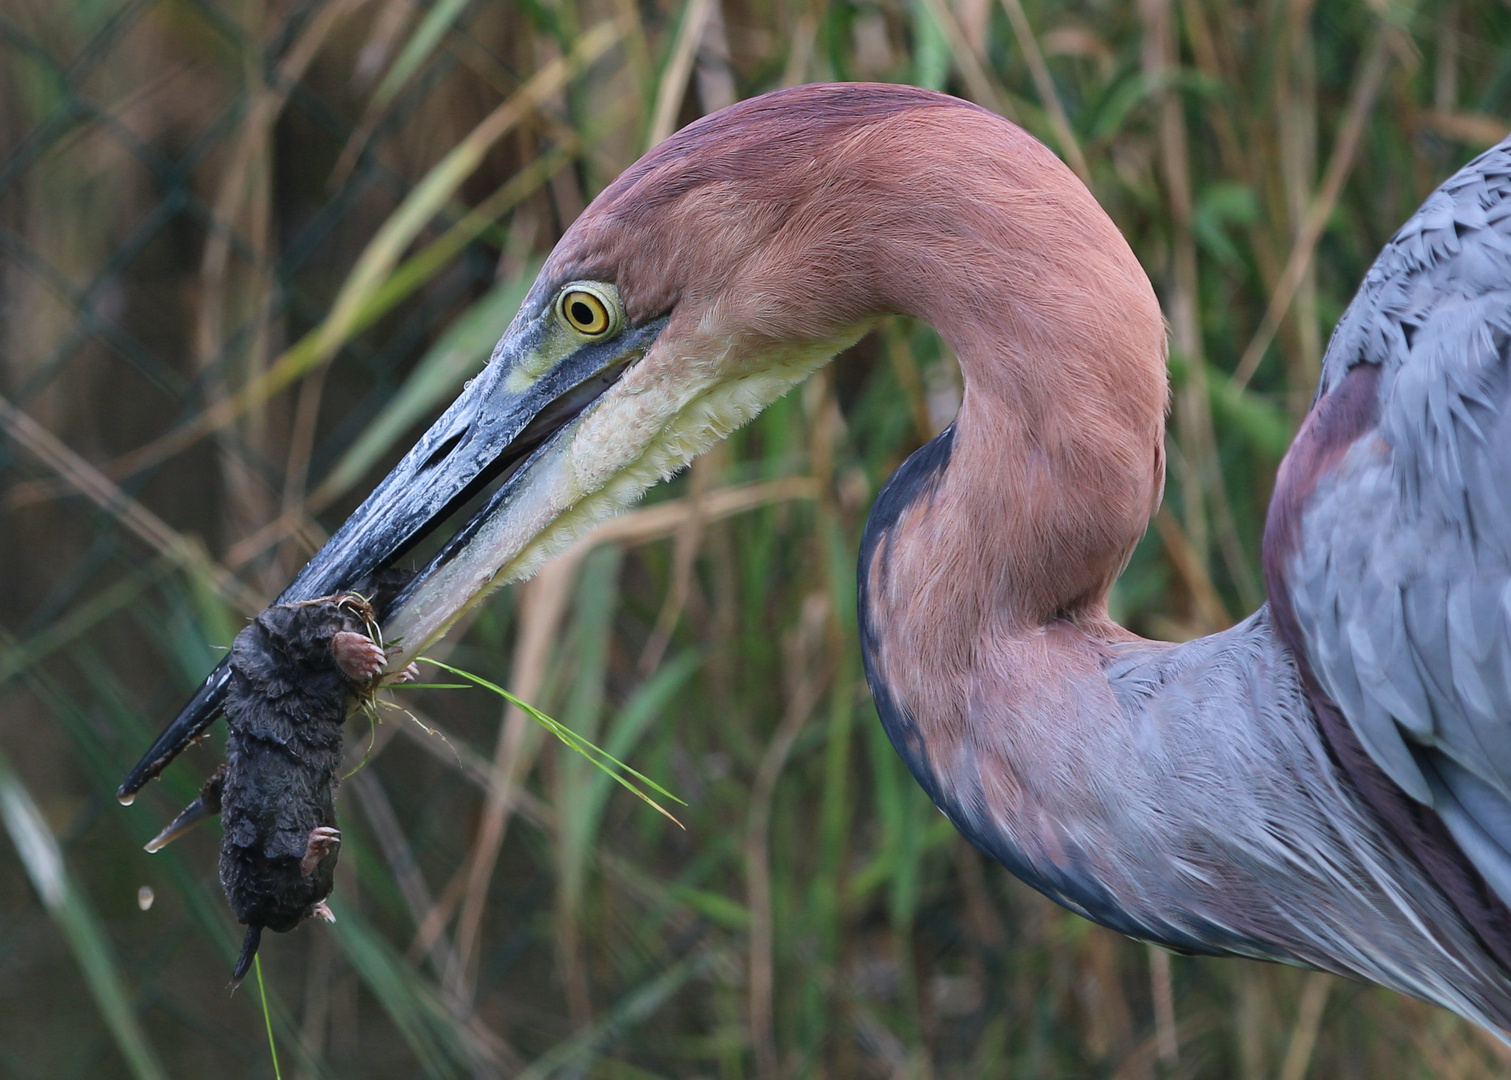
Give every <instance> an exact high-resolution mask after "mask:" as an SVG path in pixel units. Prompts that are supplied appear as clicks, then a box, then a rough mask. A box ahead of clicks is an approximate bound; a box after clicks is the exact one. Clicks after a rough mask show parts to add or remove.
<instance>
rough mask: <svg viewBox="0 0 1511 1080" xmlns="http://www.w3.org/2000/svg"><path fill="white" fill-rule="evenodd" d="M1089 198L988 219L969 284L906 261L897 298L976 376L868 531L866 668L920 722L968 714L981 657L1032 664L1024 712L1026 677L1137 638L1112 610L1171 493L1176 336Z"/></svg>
mask: <svg viewBox="0 0 1511 1080" xmlns="http://www.w3.org/2000/svg"><path fill="white" fill-rule="evenodd" d="M1082 192H1083V193H1084V189H1082ZM1085 198H1086V201H1087V202H1088V203H1089V202H1090V196H1089V195H1087V196H1086V197H1085ZM1091 209H1092V211H1093V215H1092V216H1090V217H1088V216H1086V215H1081V216H1080V217H1077V216H1076V215H1074V214H1071V213H1070V212H1068V211H1066V210H1065V207H1063V206H1061V207H1059V208H1058V211H1057V212H1056V213H1053V214H1045V215H1042V216H1040V217H1039V218H1038V219H1037V222H1038V223H1037V225H1036V226H1035V228H1033V229H1029V228H1027V227H1026V226H1024V225H1023V222H1022V221H1021V217H1020V218H1018V219H1009V218H1007V217H1006V216H1005V215H999V216H998V217H995V218H993V219H992V221H993V224H994V225H995V224H997V223H1001V222H1006V224H1001V226H1000V228H998V229H997V232H996V233H995V235H993V234H992V233H991V232H990V230H989V229H986V228H977V229H975V231H974V233H973V235H975V236H977V237H981V236H983V235H987V236H990V237H991V239H992V241H993V245H994V249H993V250H992V251H991V252H990V253H989V254H988V255H987V256H986V257H981V258H976V259H973V260H972V268H973V270H975V271H976V272H975V273H973V274H972V275H971V276H969V277H968V278H965V279H964V284H962V286H961V287H960V288H951V289H941V288H938V287H937V282H938V281H939V280H940V279H941V276H942V272H941V270H940V268H939V264H940V262H941V260H942V259H943V258H944V255H943V253H941V252H939V251H933V252H929V251H927V250H924V251H922V252H921V253H920V254H918V255H917V256H915V257H914V260H913V261H912V262H911V263H908V262H896V261H894V262H893V263H892V264H891V265H892V267H893V270H894V273H896V274H897V279H896V280H898V281H899V282H900V285H901V289H902V290H905V292H900V293H899V300H901V298H902V297H903V296H904V295H906V296H909V297H912V298H915V299H911V300H910V301H909V302H908V303H907V305H906V306H902V305H901V304H899V306H902V310H905V311H908V312H909V313H910V314H914V315H917V316H918V317H920V318H923V319H926V320H927V321H928V322H930V323H931V324H932V325H933V326H934V327H935V328H936V329H937V330H938V331H939V332H940V334H941V335H942V336H943V337H944V338H945V340H946V341H947V342H948V343H949V344H950V346H951V347H952V348H953V349H954V351H955V353H956V355H957V356H958V357H959V358H960V367H961V373H962V376H963V379H964V385H965V391H964V396H963V399H962V402H961V406H960V410H959V412H958V414H957V416H956V418H955V421H954V423H953V424H952V425H951V426H950V428H949V429H948V430H947V431H946V432H945V433H944V434H943V435H941V436H940V437H939V438H938V439H936V440H935V441H934V442H933V443H931V444H929V446H927V447H925V448H924V449H923V450H921V451H919V452H918V453H917V454H915V455H914V457H913V458H911V459H909V461H908V462H907V463H906V464H905V465H904V466H903V468H901V469H899V470H898V473H897V474H896V475H895V476H894V477H893V478H892V479H891V480H890V481H889V482H888V484H887V486H886V488H885V489H884V490H883V492H882V494H881V495H880V496H879V497H878V500H877V506H876V508H875V509H874V510H873V512H872V515H871V518H870V520H869V521H868V524H867V530H866V537H865V540H864V542H863V550H862V560H861V562H862V565H861V583H860V584H861V590H862V612H861V618H862V623H863V625H864V626H866V627H867V628H868V630H867V632H868V640H867V642H866V648H867V652H868V662H870V664H871V666H872V667H873V669H874V674H875V676H876V678H880V679H882V680H884V681H886V682H887V683H888V684H889V685H890V687H891V689H892V691H894V692H895V693H896V694H897V695H899V705H900V706H901V707H902V708H905V709H907V710H909V711H911V712H913V713H914V714H915V715H918V716H919V720H920V722H921V723H922V722H924V721H925V720H926V719H928V718H929V717H933V718H934V720H936V721H937V722H938V723H940V724H944V725H950V724H954V723H957V722H959V718H962V717H963V716H964V715H965V712H966V708H965V704H966V703H965V701H964V700H963V696H964V695H968V694H969V693H970V692H971V687H972V685H974V682H975V678H976V675H977V674H978V673H979V672H980V670H981V669H982V667H983V666H991V667H993V668H994V669H995V670H996V671H998V672H999V673H1001V674H1008V672H1007V669H1009V668H1017V669H1019V670H1018V672H1017V674H1016V675H1012V676H1011V677H1010V678H1009V679H1008V681H1009V682H1014V683H1019V684H1021V685H1022V686H1023V688H1024V701H1025V703H1026V702H1027V700H1028V699H1029V698H1030V697H1032V693H1031V688H1030V684H1033V683H1036V682H1040V683H1045V682H1049V681H1053V680H1055V679H1064V678H1067V677H1070V676H1071V675H1072V674H1073V671H1074V670H1075V669H1080V670H1090V668H1091V667H1093V666H1095V659H1094V657H1095V654H1096V653H1097V652H1098V650H1099V649H1100V647H1101V646H1102V645H1103V644H1105V643H1106V642H1107V641H1109V640H1114V639H1120V638H1126V637H1127V636H1129V635H1127V634H1126V633H1125V632H1123V631H1121V630H1120V629H1119V628H1117V627H1115V626H1114V625H1113V624H1112V623H1111V622H1110V620H1109V619H1108V617H1107V603H1106V602H1107V594H1108V591H1109V589H1110V588H1111V586H1112V583H1113V581H1114V580H1115V579H1116V577H1117V575H1118V573H1119V572H1120V570H1121V568H1122V566H1123V565H1124V564H1125V563H1126V561H1127V558H1128V556H1129V554H1130V553H1131V552H1132V550H1133V546H1134V544H1135V543H1137V541H1138V538H1139V537H1140V536H1141V535H1142V534H1143V531H1144V529H1145V528H1146V526H1147V523H1148V521H1149V518H1150V516H1151V514H1152V513H1153V511H1154V509H1155V507H1156V506H1157V504H1158V501H1159V496H1160V491H1161V488H1162V485H1163V480H1164V453H1163V427H1164V410H1165V402H1166V376H1165V352H1164V327H1163V322H1162V320H1161V318H1160V314H1159V307H1158V304H1157V302H1156V300H1155V298H1154V294H1153V290H1152V289H1151V288H1150V286H1149V283H1148V279H1147V278H1146V277H1145V276H1144V274H1143V272H1142V270H1141V269H1140V268H1139V266H1138V263H1137V262H1136V260H1135V259H1134V257H1133V255H1132V252H1131V251H1130V250H1129V249H1128V246H1127V244H1126V243H1125V242H1124V241H1123V239H1122V237H1121V235H1119V234H1118V233H1117V231H1116V229H1115V228H1114V227H1113V226H1112V224H1111V222H1110V221H1108V220H1107V219H1106V217H1105V215H1103V214H1101V211H1100V210H1098V209H1096V208H1095V204H1094V203H1093V204H1091ZM956 278H957V279H959V278H960V275H958V274H957V275H956ZM928 282H935V283H936V287H934V288H932V289H931V288H928V287H927V283H928ZM1046 650H1047V651H1048V654H1046ZM874 682H875V679H873V683H874ZM1027 707H1029V706H1027V705H1026V704H1025V708H1027ZM925 714H927V715H925Z"/></svg>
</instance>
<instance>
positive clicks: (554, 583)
mask: <svg viewBox="0 0 1511 1080" xmlns="http://www.w3.org/2000/svg"><path fill="white" fill-rule="evenodd" d="M815 489H816V485H815V484H814V482H813V481H811V480H808V479H807V478H803V477H792V478H789V479H786V480H772V481H767V482H765V483H757V484H747V485H745V486H743V487H739V488H726V489H723V490H721V491H716V492H711V493H710V494H709V495H707V496H704V497H702V498H700V499H697V500H692V499H679V500H674V501H672V502H668V503H661V504H659V505H657V506H651V507H646V508H644V509H641V510H636V511H632V512H631V513H629V514H625V515H622V516H620V517H617V518H611V519H609V520H608V521H606V522H603V523H602V524H600V525H598V526H597V527H596V528H594V529H593V530H592V531H591V532H589V533H588V534H587V535H586V536H584V537H583V538H582V539H580V540H578V541H577V542H576V543H575V544H574V545H573V546H572V547H570V548H568V549H567V550H566V551H565V552H563V553H562V554H561V555H559V556H557V557H556V558H555V559H554V560H552V561H551V562H549V563H547V564H546V565H545V567H544V568H543V569H542V570H541V572H540V573H539V574H538V575H537V576H536V577H535V578H534V579H533V580H532V581H530V582H527V583H526V584H525V586H524V588H523V590H522V593H523V595H522V596H521V599H520V617H519V618H520V630H519V638H518V641H517V643H516V647H515V655H514V659H513V661H512V664H511V668H510V670H511V672H512V673H513V675H512V678H511V679H510V682H511V684H512V689H513V693H515V694H516V695H517V696H518V697H520V698H523V699H524V700H526V701H529V700H531V699H532V698H534V697H535V696H536V695H537V693H538V691H539V688H540V685H541V683H542V681H543V680H544V676H545V666H546V660H547V656H548V654H549V652H550V650H551V647H552V646H553V644H554V642H555V638H556V631H557V628H558V627H559V626H560V623H561V618H562V615H563V614H564V612H565V610H566V602H567V599H568V598H569V596H570V594H571V588H572V583H573V582H574V581H575V580H576V573H577V567H578V566H579V565H580V564H581V562H582V559H583V557H584V556H585V555H586V554H587V553H588V551H590V550H591V549H592V548H594V547H596V546H598V545H599V544H603V543H611V542H619V543H633V542H636V541H643V540H647V539H651V538H653V537H656V536H662V535H665V534H666V533H669V532H672V531H674V530H675V529H676V528H677V527H679V526H680V525H682V524H683V523H685V522H686V521H688V520H690V519H693V518H695V517H697V516H701V517H703V519H705V520H712V519H715V518H718V517H723V516H725V515H727V514H731V513H737V512H739V511H740V510H746V509H753V508H754V507H757V506H760V505H763V504H764V503H767V502H776V501H780V500H783V499H788V498H802V497H812V496H813V495H814V494H816V490H815ZM537 731H538V729H536V727H535V725H534V724H533V723H531V722H530V721H529V718H528V717H526V716H525V714H524V713H523V712H521V711H520V710H519V709H516V708H515V707H514V706H512V705H511V706H509V707H508V708H507V709H505V712H504V720H503V723H502V724H500V726H499V736H498V745H497V747H496V748H495V751H494V756H493V766H492V769H491V770H490V774H489V785H488V794H487V798H486V800H485V803H484V810H483V823H482V825H481V827H480V828H479V831H478V837H477V840H476V841H475V842H474V845H473V852H472V856H471V858H470V859H469V861H468V864H467V865H468V877H467V886H466V890H465V893H464V898H463V901H462V911H461V915H460V916H459V918H458V922H457V930H456V957H457V959H456V964H455V966H454V967H453V969H452V971H451V972H450V973H449V976H448V979H447V984H448V993H449V994H451V995H452V996H454V997H455V998H456V999H457V1000H459V1001H466V1002H470V1001H471V1000H472V995H473V991H474V989H475V985H476V962H477V954H478V951H479V949H480V946H481V942H480V928H481V924H482V917H483V912H484V909H485V907H486V902H487V892H488V884H489V882H490V881H491V879H492V876H493V868H494V866H495V864H496V863H497V860H498V851H499V846H500V845H501V844H502V843H503V839H504V833H505V830H506V827H507V823H508V818H509V814H510V811H511V809H512V808H513V806H514V804H515V803H516V802H517V798H518V794H517V793H518V785H519V781H520V780H522V779H523V778H524V776H525V774H526V773H527V772H528V771H529V768H530V766H531V765H532V764H533V763H534V757H535V752H536V751H537V750H538V748H539V745H540V740H539V738H537V737H533V736H535V735H536V734H537Z"/></svg>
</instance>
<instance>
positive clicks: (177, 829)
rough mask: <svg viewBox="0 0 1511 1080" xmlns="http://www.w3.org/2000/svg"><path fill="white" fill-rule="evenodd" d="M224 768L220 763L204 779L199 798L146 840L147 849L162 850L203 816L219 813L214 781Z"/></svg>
mask: <svg viewBox="0 0 1511 1080" xmlns="http://www.w3.org/2000/svg"><path fill="white" fill-rule="evenodd" d="M224 770H225V766H224V765H222V766H221V767H220V769H219V770H217V771H216V773H215V775H214V776H212V777H211V778H210V779H209V780H207V781H205V786H204V788H203V789H201V791H200V795H199V798H197V799H195V800H194V801H193V802H191V803H190V804H189V805H188V806H186V807H184V809H183V812H182V813H180V814H179V815H178V817H176V818H174V819H173V820H172V822H170V823H169V825H168V827H167V828H166V829H164V830H163V831H162V832H160V833H158V834H157V835H156V836H154V837H153V838H152V839H151V840H149V841H148V842H147V850H148V851H149V852H157V851H161V850H163V848H165V847H167V846H168V845H169V844H171V843H173V841H175V840H177V839H178V838H179V837H180V836H183V835H184V833H186V832H188V831H189V830H190V829H192V828H194V826H196V825H198V824H199V823H200V822H201V821H204V820H205V818H207V817H213V816H214V815H216V814H218V813H220V788H219V786H218V784H216V781H217V780H218V778H219V777H220V775H221V773H222V772H224ZM212 784H216V786H215V787H214V788H213V790H212V788H211V785H212Z"/></svg>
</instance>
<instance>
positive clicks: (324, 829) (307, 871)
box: [299, 825, 341, 877]
mask: <svg viewBox="0 0 1511 1080" xmlns="http://www.w3.org/2000/svg"><path fill="white" fill-rule="evenodd" d="M340 846H341V832H340V830H338V829H333V828H331V827H330V826H329V825H320V826H317V827H316V828H314V829H311V830H310V842H309V843H308V844H307V845H306V846H305V849H304V858H302V859H300V860H299V872H300V873H301V874H303V875H304V876H305V877H309V876H310V875H311V874H313V873H314V872H315V867H317V866H319V865H320V860H321V859H323V858H325V857H326V856H327V855H329V854H330V853H331V852H333V851H335V850H336V849H337V848H338V847H340Z"/></svg>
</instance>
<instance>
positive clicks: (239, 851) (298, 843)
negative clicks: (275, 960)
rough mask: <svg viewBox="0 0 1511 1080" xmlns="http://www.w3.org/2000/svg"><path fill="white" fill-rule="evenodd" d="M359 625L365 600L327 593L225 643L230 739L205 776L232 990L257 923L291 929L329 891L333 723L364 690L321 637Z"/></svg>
mask: <svg viewBox="0 0 1511 1080" xmlns="http://www.w3.org/2000/svg"><path fill="white" fill-rule="evenodd" d="M371 625H374V622H373V612H372V608H371V607H370V606H369V605H368V603H367V601H365V600H364V599H362V598H361V597H359V596H356V595H354V594H343V595H338V596H329V597H323V598H321V599H318V600H309V601H305V602H303V603H298V604H281V605H277V606H275V607H270V608H268V609H267V610H266V611H264V612H263V613H262V614H261V615H259V616H257V618H256V619H255V620H254V621H253V622H252V624H251V625H249V626H248V627H247V628H246V629H245V630H243V631H242V632H241V633H240V634H238V635H237V636H236V641H235V643H234V644H233V645H232V646H231V658H230V659H231V672H232V675H231V684H230V687H229V689H228V692H227V695H226V701H225V715H226V724H227V726H228V727H229V729H230V736H229V738H228V739H227V743H226V757H227V761H226V764H225V766H223V767H222V768H223V772H220V773H217V774H216V777H219V778H220V783H219V789H220V790H219V796H220V798H219V801H220V806H221V811H222V821H223V824H224V828H225V835H224V839H223V840H222V842H221V849H220V882H221V886H222V887H223V888H224V889H225V892H226V898H227V899H228V900H229V901H230V903H231V909H232V910H233V911H234V912H235V913H236V919H237V921H238V922H240V923H242V924H244V925H245V926H246V927H247V934H246V938H245V940H244V942H243V944H242V951H241V956H240V958H239V959H238V960H237V962H236V968H235V971H234V973H233V975H232V984H233V985H235V984H237V983H240V981H241V980H242V978H243V977H244V976H245V975H246V973H247V970H248V968H249V967H250V966H251V963H252V959H253V957H254V956H255V955H256V953H257V946H258V943H259V941H260V939H261V935H262V930H263V928H264V927H266V928H268V929H271V930H275V931H277V932H279V933H283V932H286V931H289V930H292V929H293V928H294V927H295V926H297V925H299V923H300V922H302V921H303V920H304V919H306V918H308V917H309V916H310V915H311V914H313V913H315V909H316V906H317V905H319V904H320V903H321V902H322V901H324V900H325V898H326V897H328V896H329V895H330V893H331V888H332V886H333V884H334V881H335V870H336V857H337V846H338V842H339V838H338V836H337V834H335V833H334V829H335V825H336V806H335V793H336V785H337V783H338V782H339V777H338V768H339V766H340V764H341V752H342V741H341V726H342V724H343V723H344V721H345V719H346V715H347V711H348V709H349V707H350V703H351V698H352V695H353V694H354V693H357V692H360V691H364V690H367V689H368V688H369V687H370V686H371V684H372V680H365V681H358V680H356V679H354V678H352V677H351V676H350V675H348V674H347V672H346V671H344V670H343V669H342V666H341V665H340V664H338V662H337V658H336V654H335V652H334V651H333V648H332V642H333V640H334V639H335V637H336V635H337V634H339V633H342V632H343V631H344V632H348V633H359V634H363V635H366V634H367V628H368V627H369V626H371ZM216 777H212V778H211V780H210V781H209V782H207V784H206V787H207V788H209V787H210V786H211V785H213V784H215V780H216ZM317 830H319V832H317ZM317 836H323V837H332V836H337V839H336V840H335V841H332V840H329V839H325V840H324V841H323V842H319V841H316V840H315V839H314V838H315V837H317ZM312 863H313V866H312V867H311V864H312Z"/></svg>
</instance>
